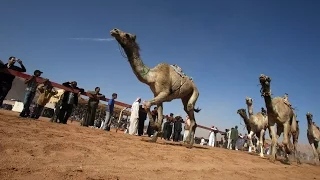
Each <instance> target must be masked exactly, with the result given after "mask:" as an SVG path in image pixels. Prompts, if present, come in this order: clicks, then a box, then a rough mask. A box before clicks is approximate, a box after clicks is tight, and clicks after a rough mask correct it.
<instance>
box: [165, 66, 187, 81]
mask: <svg viewBox="0 0 320 180" xmlns="http://www.w3.org/2000/svg"><path fill="white" fill-rule="evenodd" d="M170 66H171V67H172V68H173V69H174V71H176V72H177V73H178V74H179V75H180V76H181V77H186V78H189V79H190V80H192V78H191V77H188V76H187V75H186V74H185V73H184V72H183V71H182V69H181V67H179V66H178V65H176V64H173V65H170Z"/></svg>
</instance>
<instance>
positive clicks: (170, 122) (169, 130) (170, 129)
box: [166, 113, 174, 141]
mask: <svg viewBox="0 0 320 180" xmlns="http://www.w3.org/2000/svg"><path fill="white" fill-rule="evenodd" d="M173 116H174V114H173V113H170V116H169V117H168V120H169V124H168V126H167V137H166V139H167V140H168V141H170V139H171V137H172V128H173V121H174V117H173Z"/></svg>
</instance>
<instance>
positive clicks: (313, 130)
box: [306, 112, 320, 164]
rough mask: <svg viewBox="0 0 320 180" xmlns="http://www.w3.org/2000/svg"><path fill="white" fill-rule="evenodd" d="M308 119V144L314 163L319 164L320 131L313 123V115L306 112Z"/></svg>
mask: <svg viewBox="0 0 320 180" xmlns="http://www.w3.org/2000/svg"><path fill="white" fill-rule="evenodd" d="M306 116H307V121H308V131H307V137H308V141H309V144H310V145H311V147H312V150H313V156H314V162H315V164H319V161H320V131H319V129H318V128H317V126H316V125H315V124H314V123H313V115H312V114H311V113H310V112H308V113H307V114H306Z"/></svg>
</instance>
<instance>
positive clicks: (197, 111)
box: [193, 107, 201, 113]
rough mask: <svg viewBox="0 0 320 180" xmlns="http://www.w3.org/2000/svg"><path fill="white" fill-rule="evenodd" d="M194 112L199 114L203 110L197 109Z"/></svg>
mask: <svg viewBox="0 0 320 180" xmlns="http://www.w3.org/2000/svg"><path fill="white" fill-rule="evenodd" d="M193 110H194V112H196V113H199V112H200V111H201V109H199V107H198V108H196V109H193Z"/></svg>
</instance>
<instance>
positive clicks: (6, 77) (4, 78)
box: [0, 63, 27, 84]
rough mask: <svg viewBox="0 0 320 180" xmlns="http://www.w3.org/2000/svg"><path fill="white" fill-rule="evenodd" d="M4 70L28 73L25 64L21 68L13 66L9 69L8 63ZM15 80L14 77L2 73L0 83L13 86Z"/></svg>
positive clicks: (0, 73)
mask: <svg viewBox="0 0 320 180" xmlns="http://www.w3.org/2000/svg"><path fill="white" fill-rule="evenodd" d="M2 68H4V69H11V70H15V71H18V72H26V71H27V70H26V68H25V67H24V65H23V64H21V68H20V67H18V66H15V65H11V66H10V67H9V68H8V63H7V64H5V65H4V66H3V67H2ZM14 78H15V76H14V75H11V74H7V73H5V72H0V82H1V83H6V84H12V82H13V80H14Z"/></svg>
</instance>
